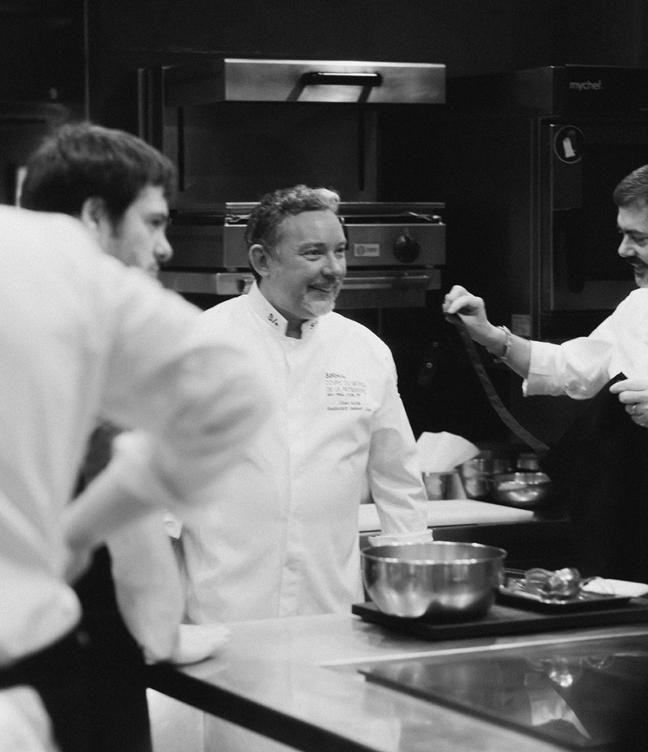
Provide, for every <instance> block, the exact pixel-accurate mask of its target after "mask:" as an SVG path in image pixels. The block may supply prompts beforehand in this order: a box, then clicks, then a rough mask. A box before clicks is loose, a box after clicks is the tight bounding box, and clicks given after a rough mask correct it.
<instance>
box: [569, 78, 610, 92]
mask: <svg viewBox="0 0 648 752" xmlns="http://www.w3.org/2000/svg"><path fill="white" fill-rule="evenodd" d="M569 88H570V89H575V90H576V91H601V89H603V81H601V80H600V79H599V80H598V81H589V80H588V81H570V82H569Z"/></svg>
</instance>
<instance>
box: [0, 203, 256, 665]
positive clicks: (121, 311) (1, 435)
mask: <svg viewBox="0 0 648 752" xmlns="http://www.w3.org/2000/svg"><path fill="white" fill-rule="evenodd" d="M197 317H198V309H196V308H195V307H194V306H191V305H190V304H188V303H186V302H185V301H183V300H182V299H181V298H180V297H179V296H177V295H175V294H173V293H170V292H168V291H165V290H164V289H163V288H162V287H161V286H160V285H159V284H158V283H157V282H155V281H153V280H151V279H149V278H148V277H147V276H146V275H145V274H143V273H142V272H139V271H138V270H134V269H126V267H124V266H123V265H122V264H120V263H119V262H117V261H115V259H112V258H110V257H108V256H107V255H105V254H103V253H102V252H101V251H100V249H99V247H98V246H96V245H95V243H94V242H93V241H91V239H90V236H89V235H88V233H87V231H86V230H85V229H84V228H83V226H82V225H81V223H80V222H78V221H77V220H75V219H72V218H70V217H65V216H62V215H55V214H40V213H36V212H30V211H27V210H24V209H16V208H13V207H8V206H5V207H0V331H1V338H0V341H1V342H2V347H3V355H2V358H0V384H1V385H2V388H1V389H0V426H1V430H0V667H1V666H3V665H8V664H10V663H11V662H12V661H13V660H14V659H16V658H19V657H21V656H23V655H25V654H28V653H31V652H33V651H36V650H39V649H40V648H42V647H45V646H47V645H49V644H51V643H53V642H55V641H56V640H57V639H58V638H59V637H61V636H63V635H64V634H65V633H66V632H68V631H69V630H70V629H71V628H72V627H73V626H74V624H75V623H76V622H77V620H78V617H79V605H78V602H77V599H76V596H75V594H74V592H73V591H72V589H71V588H70V587H69V586H68V585H66V584H65V582H64V581H63V566H64V559H65V547H64V542H63V532H62V529H61V524H60V521H59V517H60V512H61V510H62V508H63V506H64V505H65V504H67V503H68V502H69V499H70V496H71V493H72V491H73V486H74V482H75V479H76V476H77V472H78V469H79V465H80V462H81V459H82V456H83V453H84V450H85V447H86V441H87V439H88V436H89V434H90V432H91V430H92V428H93V427H94V425H95V423H96V420H97V418H98V417H99V416H101V417H104V418H105V419H107V420H111V421H113V422H114V423H117V424H119V425H122V426H125V427H140V428H144V429H147V430H148V431H150V434H149V438H148V439H147V438H146V437H145V436H144V434H135V433H131V434H129V435H126V436H124V437H123V440H122V446H121V450H120V454H119V456H118V458H117V461H116V462H115V463H114V464H113V466H112V468H111V470H110V472H111V474H112V477H113V479H114V481H115V482H116V483H118V484H119V483H121V484H122V486H123V487H126V486H128V487H129V489H131V490H136V491H139V492H140V494H141V496H142V498H144V499H147V498H148V497H151V499H150V500H151V501H153V502H159V503H160V504H164V505H169V504H170V505H171V507H174V505H175V508H176V509H177V510H179V511H181V510H182V509H183V506H182V505H183V504H185V503H186V505H187V506H189V504H190V503H192V504H199V503H202V501H204V500H203V499H202V498H201V497H200V494H199V491H200V488H201V487H202V484H203V483H205V482H206V481H207V479H209V480H210V481H212V482H213V480H214V473H219V472H223V471H224V469H225V468H226V467H227V466H229V464H230V457H229V455H230V454H232V453H235V452H236V448H237V446H238V444H239V442H240V440H241V437H242V436H243V435H245V434H248V433H250V432H251V431H252V429H253V426H254V425H255V424H256V422H257V417H258V415H259V410H258V408H257V407H256V403H257V402H258V395H259V394H261V395H262V394H263V386H262V384H261V383H260V382H259V381H258V380H257V379H256V378H255V377H254V374H253V372H252V371H251V369H250V367H249V358H248V357H247V356H246V355H245V354H244V353H242V352H241V350H240V349H237V348H236V347H235V346H234V345H233V344H232V343H216V341H215V340H214V342H211V341H210V342H208V341H207V338H206V337H203V341H202V342H199V341H198V339H197V338H196V337H195V335H194V332H195V322H196V319H197ZM261 399H263V397H261ZM182 493H187V494H194V493H195V496H190V497H188V498H187V500H186V502H185V501H183V500H182V499H181V498H180V494H182Z"/></svg>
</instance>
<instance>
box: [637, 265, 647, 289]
mask: <svg viewBox="0 0 648 752" xmlns="http://www.w3.org/2000/svg"><path fill="white" fill-rule="evenodd" d="M634 281H635V285H637V287H648V269H645V270H643V271H641V272H635V275H634Z"/></svg>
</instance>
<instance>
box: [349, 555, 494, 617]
mask: <svg viewBox="0 0 648 752" xmlns="http://www.w3.org/2000/svg"><path fill="white" fill-rule="evenodd" d="M505 558H506V551H504V550H503V549H501V548H496V547H494V546H484V545H482V544H480V543H456V542H452V541H430V542H428V543H412V544H403V545H389V546H376V547H370V548H366V549H364V550H363V551H361V559H362V577H363V582H364V586H365V589H366V591H367V593H368V594H369V597H370V598H371V600H372V601H373V602H374V603H375V604H376V606H377V607H378V608H379V609H380V610H381V611H382V612H383V613H385V614H391V615H392V616H405V617H410V618H418V617H421V616H425V617H426V619H427V620H428V621H429V620H431V619H433V620H435V621H462V620H467V619H474V618H477V617H480V616H483V615H484V614H486V613H487V612H488V610H489V609H490V608H491V606H492V605H493V602H494V600H495V593H496V591H497V589H498V588H499V586H500V584H501V583H502V582H503V576H504V559H505Z"/></svg>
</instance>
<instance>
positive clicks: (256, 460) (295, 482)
mask: <svg viewBox="0 0 648 752" xmlns="http://www.w3.org/2000/svg"><path fill="white" fill-rule="evenodd" d="M286 325H287V322H286V320H285V319H284V318H283V316H281V315H280V314H279V313H278V312H277V311H276V310H275V308H273V307H272V306H271V305H270V304H269V302H268V301H267V300H266V298H265V297H264V296H263V295H262V294H261V292H260V290H259V289H258V287H257V286H256V285H254V286H253V287H252V288H251V290H250V292H249V294H247V295H244V296H240V297H237V298H234V299H231V300H228V301H226V302H224V303H221V304H220V305H217V306H215V307H214V308H212V309H210V310H208V311H206V312H205V313H204V314H203V315H202V317H201V328H202V329H205V330H207V331H218V332H220V333H221V334H222V333H223V332H227V333H228V334H229V337H230V338H231V339H232V341H235V342H243V343H245V346H246V347H247V348H248V350H249V352H250V353H252V354H254V357H255V359H256V363H257V369H258V373H259V375H260V376H261V377H262V379H263V380H264V382H265V383H266V384H267V385H268V386H269V387H270V390H271V405H270V407H271V410H272V414H271V419H270V420H269V421H268V422H267V423H266V424H265V426H264V429H263V431H262V432H261V433H259V434H257V436H256V438H254V437H252V438H251V439H250V441H249V443H248V444H247V445H246V446H245V448H244V450H243V451H242V452H240V454H239V456H238V457H237V458H236V460H235V472H234V473H233V474H232V476H231V477H232V479H233V483H232V485H231V487H230V488H229V489H228V490H227V491H226V492H225V493H224V494H222V495H215V496H214V499H213V503H212V504H211V505H210V506H209V507H208V508H205V509H204V519H202V520H201V522H200V524H199V525H193V526H191V527H190V529H187V528H185V531H184V533H183V547H184V552H185V558H186V566H187V572H188V579H189V583H188V587H189V602H188V614H189V618H190V619H191V620H192V621H195V622H208V621H231V620H243V619H254V618H266V617H275V616H290V615H295V614H314V613H323V612H333V611H348V610H349V607H350V604H351V603H352V602H353V601H357V600H361V599H362V588H361V581H360V562H359V547H358V505H359V504H360V503H361V501H363V500H366V499H368V498H369V497H371V498H372V499H373V501H374V502H375V503H376V507H377V509H378V513H379V517H380V522H381V525H382V530H383V532H385V533H392V534H396V535H399V534H400V535H402V536H403V540H407V539H415V538H417V537H419V538H422V537H424V538H427V539H429V537H430V536H429V532H428V531H427V529H426V523H425V511H424V506H425V504H426V497H425V490H424V487H423V485H422V481H421V473H420V470H419V465H418V457H417V450H416V444H415V441H414V437H413V434H412V431H411V428H410V425H409V422H408V420H407V417H406V414H405V410H404V408H403V404H402V402H401V399H400V396H399V394H398V391H397V385H396V369H395V366H394V362H393V358H392V356H391V353H390V351H389V349H388V348H387V346H386V345H385V344H384V343H383V342H382V341H381V340H380V339H379V338H378V337H376V336H375V335H374V334H373V333H372V332H371V331H369V330H368V329H367V328H366V327H364V326H362V325H360V324H358V323H356V322H354V321H352V320H350V319H347V318H344V317H343V316H340V315H339V314H337V313H329V314H326V315H324V316H321V317H319V318H315V319H312V320H309V321H307V322H305V323H304V324H303V326H302V337H301V339H295V338H291V337H287V336H286Z"/></svg>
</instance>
